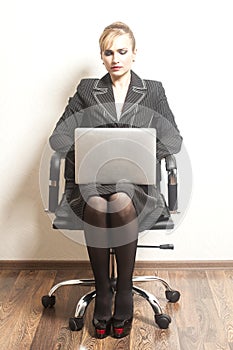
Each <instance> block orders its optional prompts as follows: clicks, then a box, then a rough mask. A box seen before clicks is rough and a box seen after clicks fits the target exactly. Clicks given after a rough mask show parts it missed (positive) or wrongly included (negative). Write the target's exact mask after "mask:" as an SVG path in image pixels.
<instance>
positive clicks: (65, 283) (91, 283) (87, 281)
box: [48, 279, 95, 296]
mask: <svg viewBox="0 0 233 350" xmlns="http://www.w3.org/2000/svg"><path fill="white" fill-rule="evenodd" d="M79 284H82V285H84V286H94V285H95V280H94V279H77V280H67V281H63V282H60V283H57V284H56V285H55V286H53V287H52V288H51V289H50V291H49V293H48V295H49V296H52V295H53V294H54V293H55V292H56V290H57V289H58V288H60V287H63V286H71V285H72V286H73V285H79Z"/></svg>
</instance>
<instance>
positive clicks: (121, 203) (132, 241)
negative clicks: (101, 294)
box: [108, 192, 138, 320]
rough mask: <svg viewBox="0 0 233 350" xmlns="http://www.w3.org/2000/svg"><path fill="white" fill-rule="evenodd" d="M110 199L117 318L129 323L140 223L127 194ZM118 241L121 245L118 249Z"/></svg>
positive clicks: (121, 193) (115, 195)
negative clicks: (115, 270) (115, 269)
mask: <svg viewBox="0 0 233 350" xmlns="http://www.w3.org/2000/svg"><path fill="white" fill-rule="evenodd" d="M108 200H109V207H108V212H109V213H110V214H109V215H110V223H111V228H112V229H113V228H114V230H113V232H110V235H111V234H112V233H113V234H114V245H115V247H114V249H115V254H116V261H117V289H116V297H115V310H114V318H115V319H118V320H126V319H129V318H131V317H132V316H133V295H132V276H133V270H134V264H135V255H136V250H137V239H138V221H137V215H136V211H135V208H134V205H133V203H132V201H131V199H130V198H129V197H128V196H127V194H125V193H123V192H120V193H116V194H113V195H111V196H110V197H109V199H108ZM117 240H118V242H119V244H120V245H119V246H116V245H117ZM124 241H125V244H124Z"/></svg>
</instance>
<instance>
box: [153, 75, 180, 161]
mask: <svg viewBox="0 0 233 350" xmlns="http://www.w3.org/2000/svg"><path fill="white" fill-rule="evenodd" d="M156 84H157V91H156V112H157V113H156V116H155V120H156V129H157V158H158V160H161V159H162V158H165V157H166V156H168V155H170V154H175V153H178V152H179V151H180V149H181V145H182V142H183V138H182V136H181V135H180V131H179V129H178V127H177V124H176V121H175V118H174V115H173V113H172V111H171V109H170V106H169V104H168V100H167V97H166V94H165V90H164V87H163V85H162V83H161V82H156Z"/></svg>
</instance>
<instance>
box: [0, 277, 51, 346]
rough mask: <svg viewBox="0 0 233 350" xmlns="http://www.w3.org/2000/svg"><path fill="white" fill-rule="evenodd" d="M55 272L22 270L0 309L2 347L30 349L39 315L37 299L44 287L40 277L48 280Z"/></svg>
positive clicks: (42, 279) (40, 314)
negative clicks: (2, 336) (2, 335)
mask: <svg viewBox="0 0 233 350" xmlns="http://www.w3.org/2000/svg"><path fill="white" fill-rule="evenodd" d="M54 276H55V272H52V271H34V272H32V271H21V272H20V273H19V275H18V277H17V279H16V281H15V283H14V286H13V287H14V288H12V289H11V291H10V292H9V295H8V298H7V300H6V301H5V303H4V305H3V307H2V309H1V317H0V318H1V325H0V332H1V334H4V338H3V339H2V340H1V343H2V344H1V348H2V349H29V348H30V344H31V341H32V339H33V336H34V333H35V332H36V329H37V326H38V323H39V321H40V318H41V316H42V312H41V306H40V305H39V303H38V299H40V296H41V293H42V294H43V292H44V291H45V284H43V283H42V281H46V282H48V283H51V282H52V281H53V279H54Z"/></svg>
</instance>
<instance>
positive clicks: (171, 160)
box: [165, 154, 177, 171]
mask: <svg viewBox="0 0 233 350" xmlns="http://www.w3.org/2000/svg"><path fill="white" fill-rule="evenodd" d="M165 163H166V170H167V171H170V170H174V169H177V165H176V158H175V156H174V155H173V154H170V155H169V156H167V157H166V158H165Z"/></svg>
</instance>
